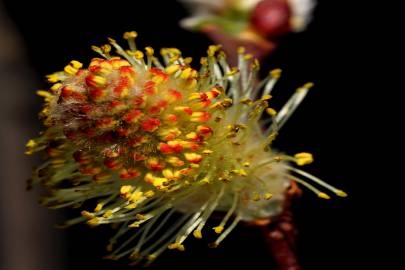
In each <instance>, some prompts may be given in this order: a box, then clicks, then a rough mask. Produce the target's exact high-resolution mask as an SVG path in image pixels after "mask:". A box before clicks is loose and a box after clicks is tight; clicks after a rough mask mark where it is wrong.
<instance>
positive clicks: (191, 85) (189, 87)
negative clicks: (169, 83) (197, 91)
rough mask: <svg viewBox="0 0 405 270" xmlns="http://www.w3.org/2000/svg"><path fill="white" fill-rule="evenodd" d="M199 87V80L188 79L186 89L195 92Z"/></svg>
mask: <svg viewBox="0 0 405 270" xmlns="http://www.w3.org/2000/svg"><path fill="white" fill-rule="evenodd" d="M196 86H197V80H196V79H188V80H187V81H186V89H187V90H193V89H194V88H195V87H196Z"/></svg>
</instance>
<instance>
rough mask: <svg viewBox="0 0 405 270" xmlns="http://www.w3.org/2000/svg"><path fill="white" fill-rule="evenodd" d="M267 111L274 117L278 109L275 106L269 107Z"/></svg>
mask: <svg viewBox="0 0 405 270" xmlns="http://www.w3.org/2000/svg"><path fill="white" fill-rule="evenodd" d="M266 113H267V114H268V115H270V116H272V117H274V116H276V115H277V111H276V110H275V109H273V108H267V109H266Z"/></svg>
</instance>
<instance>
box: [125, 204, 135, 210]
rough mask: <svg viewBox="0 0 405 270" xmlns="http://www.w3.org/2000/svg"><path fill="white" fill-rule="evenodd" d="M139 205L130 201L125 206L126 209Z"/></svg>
mask: <svg viewBox="0 0 405 270" xmlns="http://www.w3.org/2000/svg"><path fill="white" fill-rule="evenodd" d="M137 206H138V204H137V203H130V204H128V205H127V206H125V209H135V208H136V207H137Z"/></svg>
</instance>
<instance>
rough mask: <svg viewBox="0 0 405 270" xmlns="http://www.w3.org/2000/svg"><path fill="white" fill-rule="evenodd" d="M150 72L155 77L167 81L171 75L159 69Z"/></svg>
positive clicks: (152, 69) (151, 69)
mask: <svg viewBox="0 0 405 270" xmlns="http://www.w3.org/2000/svg"><path fill="white" fill-rule="evenodd" d="M149 72H150V73H152V74H153V75H156V76H159V77H161V78H162V79H163V80H165V81H166V80H167V79H168V78H169V75H167V73H166V72H164V71H163V70H161V69H159V68H150V69H149Z"/></svg>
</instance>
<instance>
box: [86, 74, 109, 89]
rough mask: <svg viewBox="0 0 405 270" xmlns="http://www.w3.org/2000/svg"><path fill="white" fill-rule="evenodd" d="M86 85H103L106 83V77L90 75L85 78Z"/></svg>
mask: <svg viewBox="0 0 405 270" xmlns="http://www.w3.org/2000/svg"><path fill="white" fill-rule="evenodd" d="M85 81H86V85H87V86H90V87H95V88H96V87H102V86H104V85H105V83H106V79H105V78H104V77H101V76H95V75H89V76H87V77H86V78H85Z"/></svg>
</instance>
